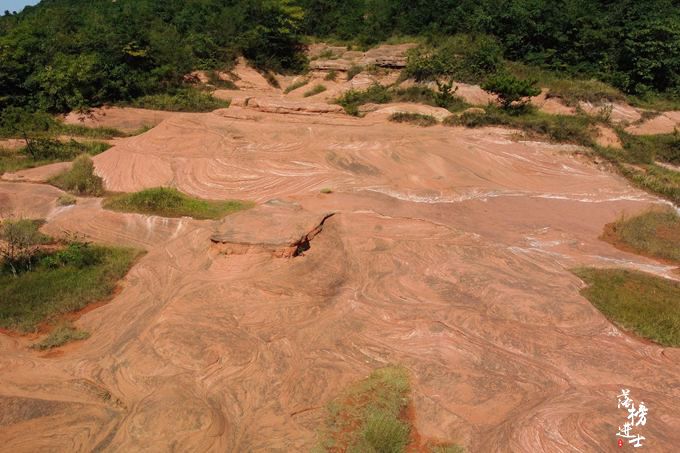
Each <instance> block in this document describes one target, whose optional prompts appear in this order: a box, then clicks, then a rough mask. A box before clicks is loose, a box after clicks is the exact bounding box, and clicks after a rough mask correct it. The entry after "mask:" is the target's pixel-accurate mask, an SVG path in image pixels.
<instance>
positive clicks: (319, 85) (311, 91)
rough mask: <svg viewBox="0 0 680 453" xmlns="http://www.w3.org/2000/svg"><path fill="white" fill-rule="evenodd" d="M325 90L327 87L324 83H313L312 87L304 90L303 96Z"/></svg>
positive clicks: (314, 94) (313, 94)
mask: <svg viewBox="0 0 680 453" xmlns="http://www.w3.org/2000/svg"><path fill="white" fill-rule="evenodd" d="M326 90H327V88H326V87H325V86H324V85H321V84H318V85H314V87H313V88H312V89H310V90H307V91H305V93H304V94H303V96H304V97H306V98H308V97H311V96H316V95H317V94H320V93H323V92H324V91H326Z"/></svg>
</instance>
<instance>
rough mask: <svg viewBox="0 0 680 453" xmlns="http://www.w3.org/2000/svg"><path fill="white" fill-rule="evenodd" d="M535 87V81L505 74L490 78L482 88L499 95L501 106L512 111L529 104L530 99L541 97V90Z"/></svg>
mask: <svg viewBox="0 0 680 453" xmlns="http://www.w3.org/2000/svg"><path fill="white" fill-rule="evenodd" d="M535 85H536V81H535V80H522V79H518V78H517V77H515V76H513V75H510V74H507V73H503V74H497V75H494V76H492V77H491V78H489V80H487V81H486V82H485V83H484V84H483V85H482V88H483V89H484V90H486V91H489V92H491V93H494V94H496V95H498V99H499V100H500V103H501V106H502V107H503V108H504V109H510V108H512V107H515V108H518V107H522V106H524V105H526V104H527V103H528V102H529V97H531V96H537V95H539V94H540V93H541V90H540V88H538V87H536V86H535Z"/></svg>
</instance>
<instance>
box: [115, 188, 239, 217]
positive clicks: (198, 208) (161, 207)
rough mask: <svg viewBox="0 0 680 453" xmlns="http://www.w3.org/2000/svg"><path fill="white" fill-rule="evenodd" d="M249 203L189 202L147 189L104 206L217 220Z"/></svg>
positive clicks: (177, 194)
mask: <svg viewBox="0 0 680 453" xmlns="http://www.w3.org/2000/svg"><path fill="white" fill-rule="evenodd" d="M250 207H252V203H249V202H244V201H236V200H227V201H211V200H202V199H200V198H192V197H189V196H188V195H185V194H183V193H181V192H179V191H178V190H177V189H173V188H169V187H158V188H154V189H146V190H142V191H141V192H136V193H131V194H122V195H115V196H113V197H111V198H109V199H107V200H106V201H105V202H104V208H106V209H111V210H114V211H122V212H136V213H140V214H153V215H158V216H162V217H184V216H187V217H193V218H195V219H220V218H222V217H224V216H225V215H227V214H231V213H234V212H237V211H241V210H243V209H248V208H250Z"/></svg>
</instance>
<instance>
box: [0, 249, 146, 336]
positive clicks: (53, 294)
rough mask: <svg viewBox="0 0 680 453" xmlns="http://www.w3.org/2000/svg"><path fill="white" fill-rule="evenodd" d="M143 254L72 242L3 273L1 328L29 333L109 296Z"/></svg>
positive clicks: (0, 283)
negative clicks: (17, 270) (29, 264)
mask: <svg viewBox="0 0 680 453" xmlns="http://www.w3.org/2000/svg"><path fill="white" fill-rule="evenodd" d="M140 254H141V252H140V251H138V250H133V249H128V248H118V247H103V246H96V245H83V244H75V245H73V244H72V245H70V246H69V247H68V248H67V249H65V250H64V251H62V252H60V253H56V254H52V255H47V256H44V257H43V258H42V259H41V260H40V261H39V262H38V264H37V265H36V266H34V268H33V270H31V271H28V272H23V273H21V274H19V275H18V276H16V277H15V276H13V275H12V274H11V273H9V272H5V273H3V274H0V327H2V328H6V329H13V330H18V331H20V332H29V331H33V330H35V329H36V328H37V327H38V325H39V324H40V323H42V322H45V321H50V320H53V319H55V318H56V317H58V316H59V315H63V314H65V313H69V312H72V311H76V310H80V309H82V308H84V307H86V306H87V305H88V304H90V303H92V302H96V301H100V300H102V299H105V298H106V297H109V296H110V295H111V294H112V293H113V290H114V288H115V287H116V283H117V282H118V280H120V279H121V278H122V277H123V276H124V275H125V274H126V273H127V272H128V270H129V269H130V267H131V266H132V264H133V263H134V261H135V260H136V259H137V257H139V256H140Z"/></svg>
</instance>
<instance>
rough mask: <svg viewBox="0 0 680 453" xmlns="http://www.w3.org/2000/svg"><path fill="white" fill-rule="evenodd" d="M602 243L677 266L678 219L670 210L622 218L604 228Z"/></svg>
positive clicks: (679, 258) (679, 250) (679, 246)
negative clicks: (675, 263)
mask: <svg viewBox="0 0 680 453" xmlns="http://www.w3.org/2000/svg"><path fill="white" fill-rule="evenodd" d="M603 239H604V240H606V241H608V242H611V243H613V244H614V245H616V246H618V247H621V248H624V249H629V250H632V251H634V252H636V253H640V254H643V255H645V256H651V257H655V258H661V259H665V260H670V261H674V262H677V263H678V264H680V216H678V214H677V213H676V212H675V211H673V210H664V211H658V210H656V211H649V212H646V213H643V214H640V215H637V216H634V217H630V218H626V217H623V216H622V217H621V218H620V219H619V220H618V221H616V222H614V223H612V224H609V225H607V227H606V229H605V232H604V235H603Z"/></svg>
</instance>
